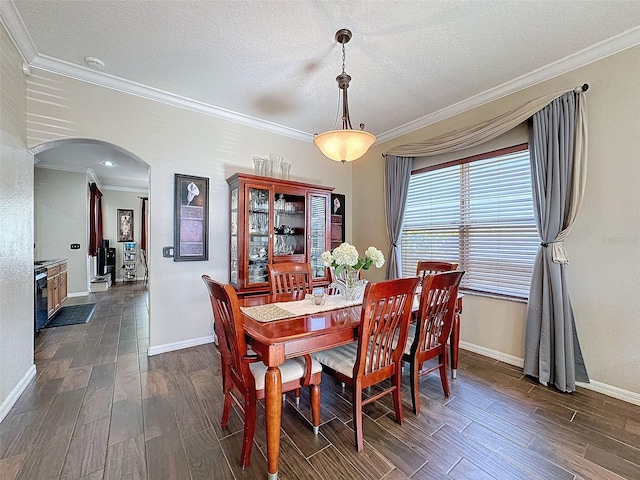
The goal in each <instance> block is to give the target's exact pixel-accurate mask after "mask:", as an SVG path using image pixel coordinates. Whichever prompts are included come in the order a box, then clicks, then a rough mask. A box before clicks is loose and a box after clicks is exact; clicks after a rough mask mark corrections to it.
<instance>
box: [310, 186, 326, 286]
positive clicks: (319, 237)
mask: <svg viewBox="0 0 640 480" xmlns="http://www.w3.org/2000/svg"><path fill="white" fill-rule="evenodd" d="M309 198H310V203H311V207H310V208H311V211H310V212H309V213H310V218H309V220H310V228H311V230H310V232H309V237H310V242H309V244H310V249H311V255H310V263H311V273H312V274H313V278H324V277H325V276H326V268H325V266H324V264H323V263H322V258H321V255H322V252H324V251H325V247H326V237H327V223H326V219H327V197H326V196H323V195H313V194H311V195H310V196H309Z"/></svg>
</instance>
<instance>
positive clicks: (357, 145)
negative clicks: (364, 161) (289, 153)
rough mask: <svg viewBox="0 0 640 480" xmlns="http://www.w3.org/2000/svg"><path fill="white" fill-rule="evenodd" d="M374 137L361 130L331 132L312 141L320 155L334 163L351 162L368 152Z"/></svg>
mask: <svg viewBox="0 0 640 480" xmlns="http://www.w3.org/2000/svg"><path fill="white" fill-rule="evenodd" d="M375 141H376V137H374V136H373V135H371V134H370V133H368V132H364V131H362V130H331V131H329V132H324V133H321V134H319V135H316V137H315V138H314V139H313V143H315V144H316V146H317V147H318V148H319V149H320V151H321V152H322V154H323V155H324V156H325V157H327V158H330V159H331V160H335V161H336V162H342V163H345V162H352V161H353V160H357V159H358V158H360V157H361V156H363V155H364V154H365V153H367V150H369V147H370V146H371V145H373V142H375Z"/></svg>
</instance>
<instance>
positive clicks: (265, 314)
mask: <svg viewBox="0 0 640 480" xmlns="http://www.w3.org/2000/svg"><path fill="white" fill-rule="evenodd" d="M240 310H242V312H243V313H244V314H246V315H249V316H250V317H251V318H253V319H254V320H257V321H258V322H272V321H273V320H281V319H283V318H288V317H295V314H293V313H291V312H290V311H288V310H285V309H284V308H280V307H279V306H277V305H276V304H275V303H268V304H266V305H256V306H255V307H240Z"/></svg>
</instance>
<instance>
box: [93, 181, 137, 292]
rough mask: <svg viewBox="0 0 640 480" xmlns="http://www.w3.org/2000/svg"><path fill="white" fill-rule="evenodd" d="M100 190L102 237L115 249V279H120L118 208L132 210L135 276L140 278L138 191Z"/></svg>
mask: <svg viewBox="0 0 640 480" xmlns="http://www.w3.org/2000/svg"><path fill="white" fill-rule="evenodd" d="M101 192H102V195H103V196H102V228H103V238H105V239H109V247H113V248H115V249H116V281H121V280H122V265H123V250H122V248H123V245H124V243H122V242H118V209H124V210H133V240H134V241H135V242H136V243H137V248H138V255H137V259H138V264H137V267H138V268H137V271H136V273H137V276H138V277H139V278H140V279H142V278H143V277H144V270H143V269H142V262H141V261H140V234H141V233H142V226H141V225H142V223H141V220H142V200H140V198H139V197H140V196H143V195H142V194H140V193H134V192H123V191H119V190H112V189H108V190H107V189H103V190H101Z"/></svg>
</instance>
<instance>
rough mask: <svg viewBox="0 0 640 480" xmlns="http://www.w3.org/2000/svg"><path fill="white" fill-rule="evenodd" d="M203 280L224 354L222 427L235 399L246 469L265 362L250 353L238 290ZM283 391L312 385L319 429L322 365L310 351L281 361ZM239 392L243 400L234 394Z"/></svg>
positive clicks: (315, 428)
mask: <svg viewBox="0 0 640 480" xmlns="http://www.w3.org/2000/svg"><path fill="white" fill-rule="evenodd" d="M202 280H204V283H205V284H206V285H207V288H208V289H209V297H210V300H211V308H212V309H213V320H214V329H215V332H216V335H217V337H218V348H219V350H220V354H221V357H222V389H223V391H224V407H223V411H222V420H221V422H220V425H221V427H222V428H225V427H226V426H227V422H228V421H229V414H230V413H231V402H232V401H235V402H236V404H237V405H238V406H239V407H240V409H241V410H242V411H243V412H244V435H243V439H242V453H241V455H240V466H241V467H242V468H243V469H245V468H246V467H247V466H248V465H249V460H250V459H251V448H252V446H253V435H254V433H255V429H256V402H257V400H260V399H263V398H264V396H265V390H264V388H265V385H264V383H265V373H266V371H267V367H266V365H265V364H264V363H263V362H262V360H261V359H260V357H258V356H255V355H249V354H247V343H246V341H245V335H244V328H243V325H242V316H241V313H240V305H239V303H238V297H237V295H236V292H235V290H234V289H233V288H232V287H231V286H230V285H226V284H222V283H219V282H216V281H215V280H212V279H211V278H210V277H209V276H208V275H203V276H202ZM280 372H281V375H282V392H283V393H284V392H290V391H292V390H296V389H299V388H300V387H305V386H309V387H310V393H311V417H312V419H313V431H314V433H315V434H317V433H318V427H319V425H320V381H321V379H322V365H320V363H319V362H317V361H316V360H314V359H312V358H311V356H310V355H304V356H303V357H297V358H292V359H289V360H285V362H284V363H283V364H282V365H280ZM234 387H235V392H239V393H240V395H241V396H242V397H243V399H244V400H243V401H242V402H241V401H239V400H238V399H237V398H236V396H235V395H234Z"/></svg>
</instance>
